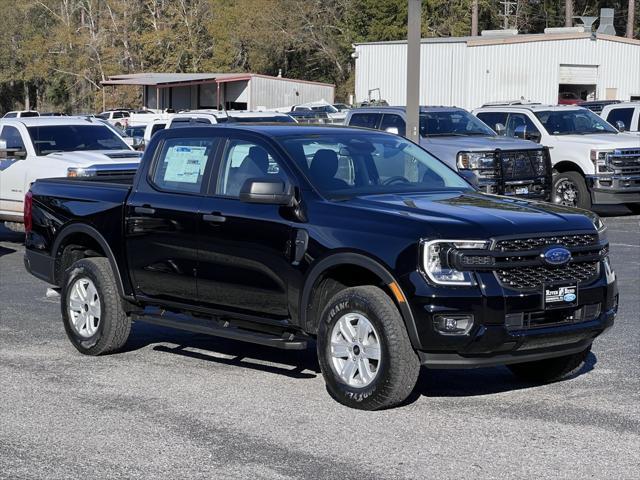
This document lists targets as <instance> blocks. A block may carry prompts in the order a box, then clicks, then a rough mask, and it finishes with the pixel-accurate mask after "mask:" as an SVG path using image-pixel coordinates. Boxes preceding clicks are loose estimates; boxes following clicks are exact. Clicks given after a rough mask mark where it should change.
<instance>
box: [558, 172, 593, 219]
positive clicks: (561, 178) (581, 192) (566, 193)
mask: <svg viewBox="0 0 640 480" xmlns="http://www.w3.org/2000/svg"><path fill="white" fill-rule="evenodd" d="M553 203H558V204H560V205H565V206H567V207H578V208H583V209H585V210H590V209H591V195H590V194H589V189H588V188H587V184H586V183H585V181H584V177H583V176H582V175H581V174H580V173H578V172H564V173H556V174H555V175H554V177H553Z"/></svg>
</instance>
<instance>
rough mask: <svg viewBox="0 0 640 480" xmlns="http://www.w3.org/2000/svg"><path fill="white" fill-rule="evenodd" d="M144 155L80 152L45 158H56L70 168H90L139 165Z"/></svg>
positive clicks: (127, 151) (112, 151) (125, 151)
mask: <svg viewBox="0 0 640 480" xmlns="http://www.w3.org/2000/svg"><path fill="white" fill-rule="evenodd" d="M141 156H142V154H141V153H140V152H136V151H133V150H91V151H79V152H56V153H50V154H49V155H46V157H44V158H55V159H58V160H61V161H63V162H65V163H67V164H69V166H77V167H89V166H91V165H105V164H106V165H109V164H118V163H138V162H140V157H141Z"/></svg>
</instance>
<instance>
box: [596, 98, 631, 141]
mask: <svg viewBox="0 0 640 480" xmlns="http://www.w3.org/2000/svg"><path fill="white" fill-rule="evenodd" d="M600 116H601V117H602V118H604V119H605V120H606V121H607V122H609V123H610V124H611V125H614V126H615V127H616V128H617V129H618V130H619V131H621V132H629V133H632V134H636V135H640V102H625V103H616V104H613V105H606V106H605V107H603V109H602V112H601V113H600Z"/></svg>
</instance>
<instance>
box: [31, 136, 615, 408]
mask: <svg viewBox="0 0 640 480" xmlns="http://www.w3.org/2000/svg"><path fill="white" fill-rule="evenodd" d="M25 227H26V232H27V233H26V256H25V264H26V267H27V269H28V270H29V271H30V272H31V273H32V274H34V275H35V276H37V277H39V278H41V279H43V280H45V281H47V282H49V283H51V284H53V285H56V286H59V287H60V288H61V305H62V318H63V322H64V326H65V329H66V332H67V334H68V336H69V339H70V340H71V342H72V343H73V345H74V346H75V347H76V348H77V349H78V350H79V351H80V352H82V353H84V354H88V355H98V354H102V353H108V352H112V351H116V350H118V349H119V348H121V347H122V346H123V345H124V344H125V342H126V341H127V337H128V335H129V331H130V326H131V322H132V321H147V322H152V323H155V324H159V325H164V326H170V327H175V328H179V329H186V330H191V331H195V332H200V333H208V334H212V335H218V336H221V337H226V338H230V339H237V340H244V341H248V342H253V343H258V344H262V345H270V346H273V347H279V348H284V349H305V348H307V345H308V343H310V341H312V340H314V341H315V343H316V345H317V353H318V359H319V362H320V367H321V369H322V372H323V375H324V378H325V380H326V383H327V388H328V391H329V392H330V394H331V395H332V396H333V397H334V398H335V399H337V400H338V401H339V402H342V403H344V404H346V405H349V406H351V407H355V408H361V409H378V408H384V407H389V406H392V405H397V404H399V403H401V402H403V401H404V400H405V399H406V398H407V396H408V395H409V394H410V392H411V391H412V389H413V388H414V385H415V383H416V380H417V378H418V372H419V369H420V365H424V366H426V367H431V368H469V367H482V366H492V365H508V366H509V368H510V369H511V370H512V371H513V372H514V374H516V375H518V376H520V377H524V378H526V379H528V380H530V381H539V382H548V381H553V380H558V379H561V378H564V377H566V376H567V375H568V374H570V373H571V372H574V371H575V370H576V369H578V368H580V367H581V366H582V364H583V362H584V361H585V359H586V357H587V355H588V353H589V351H590V348H591V343H592V342H593V340H594V338H595V337H597V336H598V335H600V334H601V333H602V332H604V331H605V330H607V329H608V328H609V327H610V326H611V325H612V324H613V321H614V317H615V314H616V311H617V306H618V293H617V287H616V279H615V274H614V272H613V271H612V269H611V266H610V263H609V258H608V242H607V239H606V230H605V227H604V225H603V224H602V222H601V221H600V219H599V218H598V217H597V216H596V215H595V214H593V213H590V212H586V211H581V210H577V209H572V208H568V207H562V206H557V205H551V204H545V203H539V202H533V201H528V200H521V199H516V198H506V197H499V196H495V195H487V194H482V193H479V192H477V191H476V190H475V189H474V188H473V187H472V186H471V185H470V184H468V183H467V182H466V181H465V180H464V179H463V178H462V177H460V176H459V175H458V174H457V173H456V172H454V171H453V170H452V169H451V168H449V167H448V166H446V165H445V164H443V163H442V162H440V161H438V160H437V159H435V158H434V157H432V156H431V155H429V154H428V153H427V152H426V151H425V150H423V149H422V148H420V147H419V146H417V145H415V144H413V143H411V142H409V141H408V140H406V139H404V138H401V137H398V136H396V135H392V134H388V133H383V132H376V131H371V130H363V129H356V128H345V127H318V126H315V127H311V126H275V125H262V126H255V125H254V126H251V125H243V126H211V127H194V128H190V129H176V130H165V131H163V132H161V133H159V134H157V135H156V136H155V137H154V138H153V140H152V142H151V143H150V145H149V148H148V149H147V151H146V152H145V154H144V157H143V160H142V163H141V166H140V169H139V170H138V172H137V173H136V175H135V177H134V178H100V179H94V180H84V179H45V180H38V181H36V182H35V183H34V184H33V185H32V187H31V190H30V191H29V192H28V194H27V197H26V203H25Z"/></svg>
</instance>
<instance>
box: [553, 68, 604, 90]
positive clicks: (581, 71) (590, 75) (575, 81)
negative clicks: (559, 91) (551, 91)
mask: <svg viewBox="0 0 640 480" xmlns="http://www.w3.org/2000/svg"><path fill="white" fill-rule="evenodd" d="M559 83H565V84H566V83H568V84H571V85H595V84H597V83H598V66H597V65H560V82H559Z"/></svg>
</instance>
